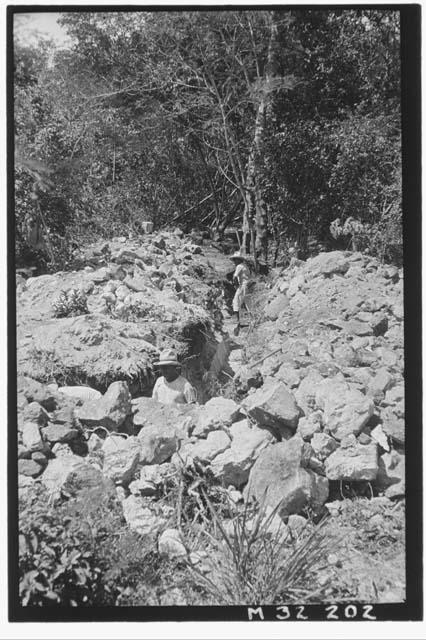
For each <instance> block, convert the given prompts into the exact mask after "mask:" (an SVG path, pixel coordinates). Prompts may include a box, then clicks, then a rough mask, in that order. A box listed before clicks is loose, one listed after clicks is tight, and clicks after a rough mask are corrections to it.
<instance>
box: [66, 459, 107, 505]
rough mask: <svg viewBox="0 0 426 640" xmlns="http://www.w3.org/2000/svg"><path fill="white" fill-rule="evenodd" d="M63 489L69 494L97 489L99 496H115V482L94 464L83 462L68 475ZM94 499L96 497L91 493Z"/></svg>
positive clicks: (73, 494)
mask: <svg viewBox="0 0 426 640" xmlns="http://www.w3.org/2000/svg"><path fill="white" fill-rule="evenodd" d="M62 489H63V490H64V491H66V492H67V493H68V494H69V495H71V496H75V495H77V494H78V493H80V492H81V491H87V490H88V489H89V490H95V492H96V494H97V497H98V498H99V497H100V495H101V494H103V496H104V497H106V496H115V495H116V492H115V486H114V483H113V482H112V481H111V480H109V479H107V478H105V477H104V476H103V474H102V473H101V471H100V470H99V469H97V468H96V467H95V466H93V465H92V464H86V463H82V464H80V465H77V466H76V467H74V468H73V469H71V470H70V472H69V473H68V475H67V478H66V480H65V482H64V483H63V485H62ZM91 499H92V501H93V500H94V499H95V496H94V494H93V493H92V494H91Z"/></svg>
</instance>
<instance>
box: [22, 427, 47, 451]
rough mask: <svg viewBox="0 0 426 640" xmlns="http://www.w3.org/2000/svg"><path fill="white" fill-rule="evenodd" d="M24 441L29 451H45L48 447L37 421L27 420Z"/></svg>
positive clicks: (23, 435)
mask: <svg viewBox="0 0 426 640" xmlns="http://www.w3.org/2000/svg"><path fill="white" fill-rule="evenodd" d="M22 443H23V445H24V447H25V448H26V449H28V450H29V451H43V450H44V449H45V447H46V445H45V443H44V442H43V438H42V436H41V433H40V427H39V425H38V424H37V423H36V422H25V423H24V426H23V429H22Z"/></svg>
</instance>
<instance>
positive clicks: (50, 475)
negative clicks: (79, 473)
mask: <svg viewBox="0 0 426 640" xmlns="http://www.w3.org/2000/svg"><path fill="white" fill-rule="evenodd" d="M84 464H85V463H84V462H83V459H82V458H81V457H80V456H76V455H73V454H72V453H71V454H69V455H67V456H61V457H59V458H55V459H54V460H50V461H49V464H48V465H47V467H46V470H45V472H44V473H43V476H42V482H43V484H44V485H46V487H47V488H48V489H49V490H50V491H60V490H61V489H62V487H63V486H64V484H65V483H66V481H67V480H68V478H69V477H70V475H71V474H72V473H73V472H74V471H75V469H77V467H79V466H80V465H84Z"/></svg>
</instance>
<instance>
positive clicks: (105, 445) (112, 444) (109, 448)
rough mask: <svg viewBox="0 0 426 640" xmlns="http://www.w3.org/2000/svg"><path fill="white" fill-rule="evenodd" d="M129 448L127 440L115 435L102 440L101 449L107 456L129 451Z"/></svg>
mask: <svg viewBox="0 0 426 640" xmlns="http://www.w3.org/2000/svg"><path fill="white" fill-rule="evenodd" d="M92 435H94V434H92ZM127 447H128V444H127V438H125V437H122V436H118V435H115V434H114V435H111V436H108V437H107V438H105V440H101V448H102V451H103V453H104V454H105V455H108V454H109V453H115V452H116V451H119V450H120V449H127Z"/></svg>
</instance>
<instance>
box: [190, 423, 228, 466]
mask: <svg viewBox="0 0 426 640" xmlns="http://www.w3.org/2000/svg"><path fill="white" fill-rule="evenodd" d="M230 445H231V439H230V437H229V436H228V435H227V434H226V433H225V432H224V431H220V430H218V431H210V433H209V434H208V436H207V438H206V440H201V439H200V440H198V441H197V442H196V443H195V444H194V446H193V448H192V451H191V457H192V458H193V460H194V461H196V462H211V460H213V459H214V458H215V457H216V456H218V455H219V454H220V453H223V451H225V450H226V449H228V447H229V446H230Z"/></svg>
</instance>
